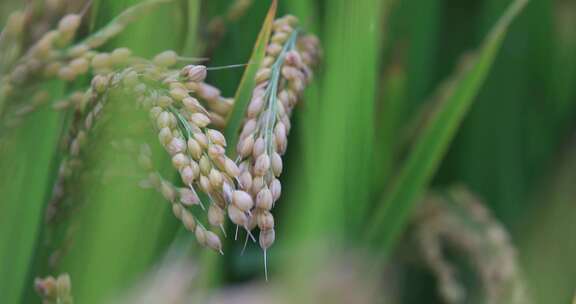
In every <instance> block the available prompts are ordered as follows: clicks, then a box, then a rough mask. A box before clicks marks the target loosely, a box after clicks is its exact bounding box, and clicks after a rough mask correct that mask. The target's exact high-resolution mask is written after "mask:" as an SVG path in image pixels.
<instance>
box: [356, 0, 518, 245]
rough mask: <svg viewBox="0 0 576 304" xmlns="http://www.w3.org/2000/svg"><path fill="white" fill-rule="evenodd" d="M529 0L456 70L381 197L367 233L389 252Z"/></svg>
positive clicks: (507, 15)
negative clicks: (454, 80) (443, 98)
mask: <svg viewBox="0 0 576 304" xmlns="http://www.w3.org/2000/svg"><path fill="white" fill-rule="evenodd" d="M526 3H527V0H517V1H514V2H513V3H512V4H511V5H510V7H509V8H508V9H507V11H506V13H505V14H504V15H503V16H502V17H501V18H500V20H499V21H498V23H497V24H496V26H495V27H494V28H493V29H492V32H491V33H490V34H489V35H488V36H487V38H486V40H485V41H484V43H483V45H482V47H481V48H480V50H479V52H478V54H477V56H476V57H475V58H474V59H473V60H472V61H471V62H470V65H469V66H468V67H467V68H466V69H465V70H464V71H463V73H462V74H461V75H458V76H459V77H457V78H456V79H457V80H456V83H454V85H453V87H452V89H451V92H449V93H448V94H446V95H444V96H445V100H441V101H440V104H441V106H440V107H439V108H438V109H437V111H436V113H434V115H433V116H432V117H431V118H430V120H429V121H428V123H427V127H426V128H424V129H423V130H422V133H421V134H420V135H419V136H418V139H417V140H416V142H415V144H414V147H413V149H412V151H411V152H410V154H409V156H408V158H407V160H406V162H405V164H404V166H403V167H402V169H401V171H400V173H399V175H398V177H397V179H396V180H395V183H394V184H393V185H392V187H391V189H390V191H388V192H386V193H385V195H384V196H383V198H382V200H381V202H380V205H379V206H378V208H377V210H376V212H374V217H373V218H372V220H371V222H370V224H369V226H368V232H367V235H366V236H367V238H368V240H369V241H371V243H376V244H378V245H377V246H379V247H381V248H382V249H384V252H385V253H387V252H389V251H390V249H391V248H392V246H393V245H394V242H395V240H396V238H397V236H398V235H399V234H400V232H401V231H402V228H403V227H404V226H405V224H406V221H407V219H408V217H409V215H410V214H411V212H412V210H413V209H414V208H415V207H416V203H417V201H418V199H419V198H420V196H421V195H422V193H423V192H424V190H425V189H426V187H427V185H428V184H429V182H430V180H431V178H432V176H433V175H434V173H435V172H436V169H437V167H438V165H439V163H440V161H441V159H442V157H443V156H444V154H445V153H446V150H447V149H448V146H449V144H450V141H451V140H452V138H453V137H454V135H455V133H456V130H457V128H458V126H459V125H460V123H461V122H462V120H463V118H464V117H465V115H466V113H467V112H468V109H469V108H470V105H471V104H472V102H473V101H474V98H475V97H476V95H477V94H478V92H479V90H480V88H481V86H482V84H483V83H484V80H485V78H486V76H487V74H488V72H489V70H490V67H491V65H492V63H493V61H494V59H495V57H496V54H497V53H498V50H499V48H500V45H501V44H502V40H503V39H504V37H505V35H506V32H507V30H508V27H509V25H510V23H511V22H512V20H513V19H514V18H515V17H516V16H517V15H518V14H519V13H520V11H521V10H522V9H523V7H524V6H525V5H526Z"/></svg>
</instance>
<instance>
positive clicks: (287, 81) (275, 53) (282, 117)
mask: <svg viewBox="0 0 576 304" xmlns="http://www.w3.org/2000/svg"><path fill="white" fill-rule="evenodd" d="M296 26H297V19H296V18H295V17H293V16H286V17H283V18H280V19H278V20H276V21H275V23H274V26H273V33H272V36H271V39H270V43H269V44H268V46H267V49H266V57H265V58H264V60H263V62H262V63H261V65H260V67H259V70H258V72H257V74H256V88H255V90H254V92H253V94H252V100H251V101H250V104H249V105H248V108H247V110H246V120H245V122H244V124H243V126H242V131H241V134H240V139H239V141H238V145H237V147H236V151H237V154H238V157H239V168H240V171H241V173H240V177H239V186H240V188H241V189H242V190H244V191H245V192H246V193H248V194H249V195H250V196H251V197H252V198H253V200H254V205H252V204H246V205H243V204H242V202H244V201H247V199H244V197H245V195H240V194H238V195H236V196H234V197H233V200H232V205H230V207H229V208H228V210H229V214H230V218H231V220H232V221H233V222H234V223H235V224H236V225H238V226H242V227H248V229H250V230H251V229H254V228H255V227H256V226H258V228H259V229H260V235H259V243H260V247H262V249H263V250H264V259H266V250H267V249H268V248H269V247H270V246H271V245H272V243H273V242H274V239H275V231H274V217H273V216H272V214H271V213H270V211H271V209H272V207H273V206H274V203H275V202H276V201H277V200H278V198H279V197H280V193H281V184H280V181H279V180H278V177H279V176H280V174H281V173H282V155H283V154H284V153H285V152H286V148H287V134H288V132H289V131H290V127H291V125H290V117H291V114H292V111H293V109H294V106H295V105H296V103H297V102H298V100H299V99H300V97H301V95H302V92H303V90H304V88H305V86H306V85H307V84H308V82H309V81H310V80H311V77H312V71H311V68H312V67H313V66H315V65H316V64H317V62H318V60H319V57H320V51H319V43H318V40H317V39H316V38H315V37H314V36H310V35H301V34H300V33H299V31H298V30H297V29H296V28H295V27H296ZM247 211H250V212H247ZM265 264H266V261H265Z"/></svg>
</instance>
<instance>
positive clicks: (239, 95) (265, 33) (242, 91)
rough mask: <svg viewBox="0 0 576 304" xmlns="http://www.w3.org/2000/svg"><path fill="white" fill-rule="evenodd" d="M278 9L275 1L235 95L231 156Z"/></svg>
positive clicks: (230, 124)
mask: <svg viewBox="0 0 576 304" xmlns="http://www.w3.org/2000/svg"><path fill="white" fill-rule="evenodd" d="M276 8H277V2H276V0H273V1H272V4H271V5H270V9H268V13H267V14H266V18H265V19H264V23H263V24H262V29H261V30H260V33H259V34H258V38H257V39H256V43H255V45H254V50H253V51H252V55H251V56H250V61H249V63H250V64H248V66H247V67H246V70H245V71H244V74H243V75H242V80H240V85H239V86H238V89H237V90H236V94H235V95H234V108H233V109H232V111H230V114H229V116H228V117H227V119H226V120H227V122H228V123H227V124H226V129H225V130H224V135H225V136H226V138H227V139H228V151H227V152H228V153H229V154H230V153H233V151H234V149H235V148H236V142H237V140H238V132H239V129H240V124H241V123H242V118H243V117H244V113H245V110H246V107H247V106H248V103H249V102H250V98H251V97H252V91H253V90H254V87H255V86H256V80H255V76H256V72H257V71H258V63H260V62H261V61H262V59H264V55H265V54H266V44H267V43H268V40H269V39H270V34H271V33H272V23H273V22H274V18H275V16H276Z"/></svg>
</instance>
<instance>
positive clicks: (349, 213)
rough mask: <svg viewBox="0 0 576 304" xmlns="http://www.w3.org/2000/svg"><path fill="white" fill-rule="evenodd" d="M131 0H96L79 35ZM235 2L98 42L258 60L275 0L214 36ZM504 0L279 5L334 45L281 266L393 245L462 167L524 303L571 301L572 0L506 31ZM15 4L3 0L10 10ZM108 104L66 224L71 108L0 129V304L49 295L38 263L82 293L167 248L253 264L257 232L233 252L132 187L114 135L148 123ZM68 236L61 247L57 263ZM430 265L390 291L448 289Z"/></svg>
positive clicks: (298, 131) (521, 17)
mask: <svg viewBox="0 0 576 304" xmlns="http://www.w3.org/2000/svg"><path fill="white" fill-rule="evenodd" d="M136 2H138V1H135V0H133V1H128V0H93V1H92V5H91V10H90V15H89V16H90V20H89V21H90V22H86V24H85V27H84V28H83V30H84V32H83V33H84V35H86V34H88V33H89V32H90V31H93V30H94V29H97V28H99V27H101V26H102V25H104V24H106V23H107V22H108V21H110V20H111V19H112V18H113V16H115V15H117V14H118V13H120V12H121V11H122V10H124V9H126V8H127V7H129V6H130V5H132V4H134V3H136ZM233 2H234V1H229V0H210V1H200V0H188V1H184V0H182V1H180V0H178V1H174V2H173V3H170V4H167V5H164V6H162V8H161V9H158V10H156V11H154V12H153V13H152V14H151V15H148V16H146V17H143V18H141V19H140V20H139V21H137V22H136V23H135V24H134V25H131V26H130V27H129V28H128V29H127V32H126V33H123V34H122V35H121V36H120V37H118V38H116V39H114V40H113V41H112V42H110V43H108V44H107V45H106V46H105V49H112V48H114V47H119V46H129V47H131V48H132V49H133V50H134V51H135V52H136V53H137V54H139V55H143V56H147V57H149V56H153V55H154V54H156V53H158V52H160V51H162V50H165V49H174V50H177V51H179V52H181V53H182V54H184V55H187V56H202V55H204V54H206V52H208V56H209V58H210V61H209V62H208V63H207V64H208V65H209V66H219V65H227V64H237V63H244V62H247V60H248V59H249V57H250V53H251V50H252V48H253V46H254V43H255V40H256V36H257V35H258V32H259V30H260V27H261V25H262V22H263V20H264V16H265V14H266V11H267V10H268V7H269V4H270V1H264V0H254V1H252V4H251V5H250V6H248V9H247V11H246V12H245V14H243V15H242V16H241V17H240V18H238V20H234V21H228V22H227V24H226V26H225V31H224V32H223V33H222V35H221V40H220V41H218V42H217V44H216V45H215V47H214V48H213V49H211V48H210V47H209V46H210V45H211V44H212V43H216V36H214V34H210V33H211V31H210V27H209V24H210V21H212V20H214V18H215V17H217V16H223V15H224V14H225V13H226V11H227V10H228V9H229V8H230V6H231V5H233ZM248 2H250V1H248ZM513 2H514V3H516V4H517V3H520V2H522V1H509V0H467V1H459V0H428V1H420V0H356V1H348V0H280V1H279V3H278V4H279V9H278V14H277V15H278V16H281V15H284V14H287V13H290V14H293V15H296V16H297V17H299V19H300V20H301V23H302V27H303V28H304V29H305V30H307V31H310V32H312V33H314V34H316V35H318V37H319V38H320V40H321V42H322V46H323V49H324V59H323V62H322V64H321V66H320V68H319V70H318V71H317V72H316V75H315V79H314V81H313V83H312V85H311V86H310V87H309V88H308V89H307V92H306V96H305V98H304V100H303V101H302V102H301V104H300V105H299V109H298V110H297V112H296V114H295V116H294V118H293V119H294V121H293V126H294V128H293V131H292V133H291V134H290V143H289V149H288V153H287V155H286V156H285V158H284V159H285V170H284V172H285V174H284V175H283V176H282V183H283V197H282V199H281V201H280V203H279V204H278V206H277V207H276V208H275V212H274V214H275V217H276V219H277V220H276V223H277V225H278V226H279V227H278V229H277V242H276V244H275V245H274V247H273V248H272V250H271V252H270V261H271V267H272V270H273V271H272V278H273V280H274V277H281V276H282V273H291V272H295V271H293V270H292V271H291V269H293V268H302V267H304V266H305V265H308V264H307V263H312V261H314V259H312V258H309V257H307V258H305V259H299V258H294V257H295V256H298V255H296V252H301V251H302V250H304V251H306V250H312V249H307V248H313V247H314V245H318V244H320V243H321V244H324V245H326V246H328V248H342V247H345V248H347V249H351V248H362V249H363V250H365V251H367V252H368V256H370V258H371V259H373V260H372V261H373V263H374V264H375V265H382V264H381V263H386V262H391V261H392V262H393V261H395V260H396V258H395V252H396V255H397V254H398V252H402V251H401V250H402V249H399V248H401V247H402V246H401V245H403V244H404V242H403V241H402V232H403V231H405V230H404V228H405V227H406V226H407V225H408V224H409V222H410V215H411V214H412V213H413V211H414V210H415V209H416V208H418V205H417V203H418V202H419V201H420V200H421V198H422V197H423V195H424V194H425V193H426V192H427V189H429V188H430V187H431V188H434V189H444V188H446V187H449V186H451V185H453V184H456V183H459V184H465V185H466V186H467V187H468V188H469V189H470V190H471V191H472V192H474V193H476V194H477V195H478V196H479V197H481V198H482V199H483V201H484V202H485V204H486V205H487V207H488V208H489V209H490V210H491V211H492V212H493V214H494V216H495V217H496V218H497V219H498V220H499V221H501V223H502V224H503V225H504V227H505V228H507V230H508V231H509V233H510V234H511V237H512V243H513V244H514V245H515V246H516V250H517V253H518V259H519V263H520V265H521V266H522V268H523V270H524V274H525V277H526V281H527V286H528V288H527V289H528V291H529V293H530V294H531V296H532V298H533V302H534V303H569V302H570V301H571V300H572V297H573V296H574V291H575V286H576V264H575V262H574V257H575V256H576V209H575V205H574V204H575V203H576V200H575V197H576V189H575V188H574V185H575V184H576V119H575V118H576V117H575V116H576V32H575V31H574V29H576V2H574V1H569V0H530V1H529V2H528V4H527V5H526V6H525V7H524V9H523V10H522V11H521V12H520V13H519V14H518V16H517V17H516V18H514V20H513V21H512V23H511V25H510V27H509V28H508V27H506V26H499V27H497V28H496V30H495V25H496V24H497V23H498V22H499V20H500V18H501V17H502V16H503V15H504V14H505V12H506V11H507V8H508V7H509V5H511V4H512V3H513ZM20 5H22V3H21V1H11V0H1V2H0V21H1V22H0V23H1V24H4V20H6V16H7V15H8V13H9V12H11V11H12V10H13V9H16V8H18V7H19V6H20ZM491 32H492V33H494V32H498V34H492V35H491V34H490V33H491ZM499 39H503V40H502V43H501V44H500V43H499V41H498V40H499ZM207 50H208V51H207ZM471 52H476V53H475V54H476V57H473V59H471V60H468V63H469V64H471V65H472V68H471V69H464V71H463V72H461V73H460V74H458V75H460V76H459V77H457V78H456V79H455V80H454V78H451V79H453V81H452V82H453V84H452V86H451V87H450V88H449V89H448V94H440V95H438V94H437V93H436V92H437V90H438V87H439V86H440V85H441V84H442V83H444V80H445V79H448V78H449V77H451V75H455V73H454V71H455V70H459V69H460V70H462V69H461V68H459V62H460V61H461V58H462V57H463V56H464V55H465V54H470V53H471ZM492 56H495V57H493V58H492ZM474 58H480V59H474ZM242 73H243V70H242V69H228V70H218V71H213V72H210V73H209V77H208V82H210V83H212V84H215V85H217V86H218V87H219V88H220V89H221V90H222V93H223V95H225V96H233V94H234V92H235V90H236V88H237V86H238V83H239V81H240V77H241V76H242ZM84 81H85V83H87V81H88V80H87V79H86V80H84ZM46 87H47V88H48V89H49V90H50V92H52V93H53V95H54V96H58V95H60V96H62V95H64V94H65V92H66V91H68V90H70V89H72V88H70V87H66V86H64V85H63V84H61V83H58V82H56V81H54V82H51V83H47V84H46ZM446 95H447V97H446ZM119 103H121V100H120V101H119V102H118V104H119ZM115 112H118V113H119V114H118V115H110V119H109V120H107V121H106V122H105V123H104V124H103V125H102V128H101V130H99V135H98V136H97V137H95V138H94V140H93V141H92V142H91V144H90V147H91V148H90V149H89V150H90V152H89V153H88V155H87V159H88V160H89V161H88V162H87V163H89V164H90V165H89V166H87V172H88V174H86V176H85V177H84V176H83V177H82V178H81V179H79V180H78V181H77V185H74V187H73V191H72V193H71V194H70V197H69V198H68V200H69V201H72V203H71V204H73V205H74V206H77V207H74V208H72V209H73V210H74V211H73V212H71V214H70V216H68V217H66V218H63V219H62V220H61V221H59V222H58V223H57V224H46V223H45V222H44V221H43V210H44V208H45V205H46V201H47V200H48V198H49V197H50V193H51V187H52V184H51V181H52V179H53V178H54V176H55V174H56V171H57V164H58V160H59V158H60V157H61V151H60V150H59V148H58V137H59V136H60V134H61V132H62V128H63V125H65V122H66V119H67V118H66V115H63V114H61V113H57V112H55V111H53V110H51V109H49V108H46V109H43V110H41V111H39V112H37V113H34V114H33V115H32V116H30V117H29V118H27V120H26V122H25V123H24V124H23V126H21V127H19V128H17V129H14V130H12V131H11V132H10V133H9V134H8V135H6V136H7V138H8V139H7V140H6V141H7V143H8V144H5V145H3V146H1V147H2V150H1V151H0V302H1V303H39V302H40V300H39V298H38V296H37V295H36V294H35V293H34V290H33V280H34V277H36V276H45V275H48V274H58V273H61V272H68V273H70V275H71V277H72V284H73V294H74V297H75V299H76V301H77V303H103V302H105V301H107V299H109V298H110V297H114V296H115V295H118V294H120V293H122V292H123V291H125V290H126V289H128V288H130V287H131V286H133V285H134V284H136V282H138V281H139V280H140V278H141V277H142V276H144V275H145V274H146V273H147V272H149V271H150V270H151V269H153V268H152V267H153V265H156V264H157V263H158V262H159V261H161V260H162V257H163V256H164V255H165V253H166V252H167V251H168V249H169V248H174V247H175V246H176V247H177V248H184V249H180V251H182V252H181V253H180V254H182V255H184V256H186V257H189V258H191V259H193V260H194V261H196V262H197V263H198V264H199V265H200V269H201V271H200V275H199V277H201V278H202V279H201V280H200V279H199V281H202V283H201V284H200V283H198V282H196V283H195V287H196V288H197V289H201V287H203V286H211V287H224V286H235V285H237V284H240V283H242V282H247V281H251V280H255V279H261V278H262V272H263V266H262V262H261V252H260V250H259V248H257V246H256V245H253V246H249V248H248V249H247V251H246V253H244V254H243V255H240V254H239V253H240V250H241V246H242V242H239V243H234V242H231V241H230V240H228V241H227V244H226V246H225V247H226V248H225V251H226V255H225V256H223V257H222V256H217V255H215V254H212V253H205V252H204V251H203V250H202V249H200V248H196V247H195V246H196V245H195V243H194V241H193V237H192V236H189V235H188V234H187V233H186V232H185V231H182V229H181V228H180V226H179V225H178V223H177V221H176V219H174V218H173V216H172V214H171V212H170V210H169V209H170V208H169V205H168V204H164V203H162V198H161V196H160V195H159V194H157V193H154V192H153V191H149V190H142V189H140V188H138V185H137V182H138V178H137V174H138V173H137V171H138V169H137V166H136V164H133V163H131V162H130V156H122V155H121V154H120V155H119V154H118V153H117V152H115V150H114V148H113V146H112V145H111V143H110V138H113V139H114V138H116V139H117V138H122V137H123V136H135V135H134V132H139V133H136V134H137V136H141V138H142V140H146V141H147V142H150V143H153V142H154V141H155V139H154V135H153V134H147V133H146V132H141V131H140V129H138V128H137V127H135V126H138V122H139V121H140V120H142V119H143V117H142V115H139V114H131V115H130V112H128V114H127V112H126V111H123V110H122V109H121V106H112V108H111V110H110V113H115ZM141 133H142V134H141ZM154 150H155V151H156V152H158V153H155V156H156V158H157V159H156V161H157V163H161V164H164V165H163V168H162V170H163V172H164V173H165V174H166V175H170V174H172V175H174V177H175V174H174V172H172V171H171V169H170V165H169V160H168V158H167V157H163V156H162V154H161V153H160V147H159V146H158V147H154ZM108 171H110V172H108ZM118 172H121V173H122V172H124V174H118ZM126 172H129V173H134V174H128V173H126ZM108 173H109V174H108ZM135 176H136V177H135ZM175 180H176V179H175ZM384 205H387V206H388V207H382V206H384ZM390 206H392V207H390ZM382 208H384V209H382ZM381 214H383V215H381ZM182 244H186V246H184V247H180V246H182ZM190 244H192V245H190ZM63 248H66V250H63ZM59 250H60V251H61V252H65V254H63V255H62V257H61V258H60V261H59V262H58V263H57V266H55V267H51V266H50V265H49V264H50V262H49V261H50V260H51V256H52V255H53V254H54V252H59ZM326 255H328V254H327V253H326ZM321 256H322V255H321ZM312 269H314V268H313V267H311V268H310V271H312ZM296 272H298V275H302V276H303V277H304V278H306V276H307V274H306V271H305V270H303V269H300V271H296ZM300 272H302V273H300ZM422 272H424V271H422V270H418V271H416V274H410V271H408V270H406V271H405V272H404V273H406V274H405V276H407V277H408V278H409V279H406V278H405V277H404V279H400V278H399V277H396V278H394V277H392V279H391V280H393V281H399V282H400V283H398V287H397V289H398V290H402V291H401V293H408V294H409V293H410V290H411V291H413V292H412V293H413V294H412V295H411V296H400V297H399V299H400V300H398V301H399V303H437V302H438V303H441V302H442V301H440V300H439V299H437V295H436V293H435V292H434V286H436V285H435V284H436V283H435V281H434V279H433V278H432V277H431V276H429V275H423V274H422ZM278 280H280V279H278ZM401 281H404V282H407V283H401ZM203 284H205V285H203ZM403 284H404V285H403ZM199 286H200V287H199ZM414 291H417V292H414ZM377 298H379V297H377ZM379 299H382V298H379ZM381 301H382V300H381ZM378 302H380V301H378ZM391 303H394V302H391ZM466 303H476V302H473V301H470V302H466ZM478 303H481V301H480V302H478ZM503 303H504V302H503Z"/></svg>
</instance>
